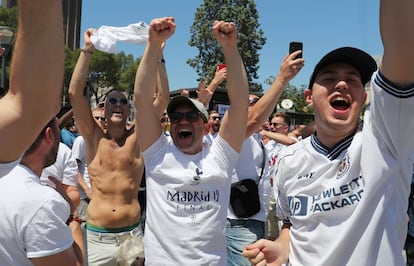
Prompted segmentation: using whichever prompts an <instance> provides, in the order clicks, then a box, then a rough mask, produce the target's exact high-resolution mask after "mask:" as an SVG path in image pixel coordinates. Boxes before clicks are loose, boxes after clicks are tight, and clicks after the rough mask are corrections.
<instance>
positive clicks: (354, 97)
mask: <svg viewBox="0 0 414 266" xmlns="http://www.w3.org/2000/svg"><path fill="white" fill-rule="evenodd" d="M412 10H414V2H413V1H395V0H382V1H381V2H380V29H381V36H382V40H383V44H384V55H383V60H382V65H381V66H380V68H379V70H378V71H376V64H375V61H374V59H373V58H372V57H371V56H369V55H368V54H366V53H365V52H363V51H361V50H358V49H355V48H350V47H344V48H339V49H337V50H334V51H332V52H330V53H328V54H327V55H325V56H324V57H323V58H322V59H321V61H320V62H319V63H318V64H317V65H316V67H315V69H314V71H313V74H312V76H311V79H310V85H309V90H306V99H307V101H308V103H310V104H311V105H312V107H313V108H314V111H315V124H316V133H314V134H313V135H312V136H311V137H309V138H307V139H305V140H303V141H301V142H298V143H297V144H294V145H291V146H289V147H287V148H286V149H285V151H284V152H283V154H280V155H279V157H278V164H277V172H276V181H277V189H278V190H279V197H278V208H279V215H281V216H282V217H283V218H284V219H285V220H286V224H285V227H284V229H283V230H282V232H281V235H280V237H279V238H278V239H277V240H275V241H274V242H271V241H268V240H259V241H258V242H256V243H255V244H253V245H250V246H247V247H246V250H245V251H244V254H245V256H246V257H249V258H250V260H251V262H252V263H253V264H255V265H264V264H266V265H280V263H283V262H286V261H289V264H291V265H404V260H403V256H402V250H403V245H404V240H405V237H406V232H407V219H406V211H407V205H408V204H407V203H408V201H407V198H408V195H409V190H410V182H411V174H412V165H413V152H414V134H412V132H413V131H414V120H413V119H412V110H413V107H414V97H413V96H414V73H413V67H414V49H413V47H414V31H413V27H414V16H413V15H412ZM374 71H375V72H374ZM373 72H374V74H373V75H372V79H371V103H370V106H369V107H368V108H367V111H366V113H365V116H364V124H363V128H362V129H361V128H360V127H359V119H358V118H359V114H360V111H361V109H362V106H363V104H364V102H365V100H366V92H365V90H364V84H365V83H367V82H368V81H369V80H370V78H371V74H372V73H373Z"/></svg>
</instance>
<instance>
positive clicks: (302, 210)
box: [288, 196, 308, 216]
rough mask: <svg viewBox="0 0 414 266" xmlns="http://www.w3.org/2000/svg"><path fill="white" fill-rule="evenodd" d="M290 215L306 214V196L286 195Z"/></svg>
mask: <svg viewBox="0 0 414 266" xmlns="http://www.w3.org/2000/svg"><path fill="white" fill-rule="evenodd" d="M288 203H289V210H290V215H291V216H304V215H306V214H307V207H308V198H307V197H304V196H295V197H288Z"/></svg>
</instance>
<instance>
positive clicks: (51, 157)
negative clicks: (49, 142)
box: [44, 141, 59, 168]
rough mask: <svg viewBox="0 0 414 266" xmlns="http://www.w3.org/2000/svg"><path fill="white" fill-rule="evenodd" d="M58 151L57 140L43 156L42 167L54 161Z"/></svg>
mask: <svg viewBox="0 0 414 266" xmlns="http://www.w3.org/2000/svg"><path fill="white" fill-rule="evenodd" d="M58 151H59V141H58V142H57V143H55V145H53V147H52V148H51V149H50V152H49V153H48V154H47V156H46V158H45V163H44V168H46V167H48V166H50V165H52V164H54V163H55V161H56V158H57V153H58Z"/></svg>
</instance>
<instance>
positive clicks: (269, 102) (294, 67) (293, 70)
mask: <svg viewBox="0 0 414 266" xmlns="http://www.w3.org/2000/svg"><path fill="white" fill-rule="evenodd" d="M301 52H302V51H296V52H294V53H292V54H289V55H287V56H286V57H285V58H284V59H283V61H282V63H281V64H280V69H279V73H278V75H277V76H276V78H275V80H274V82H273V83H272V86H270V88H269V89H268V90H267V92H266V93H265V94H264V95H263V96H262V97H261V98H260V99H259V101H257V103H256V104H255V105H254V106H253V107H252V108H250V109H249V114H248V121H247V130H246V138H247V137H249V136H250V135H252V134H253V133H254V132H256V131H257V129H258V128H260V126H261V125H263V124H264V123H265V122H266V120H267V119H268V117H269V116H270V114H271V113H272V112H273V110H274V109H275V106H276V104H277V101H278V100H279V98H280V95H282V92H283V90H284V89H285V88H286V86H287V85H288V84H289V81H291V80H292V79H293V78H294V77H295V76H296V75H297V74H298V73H299V71H300V70H301V69H302V67H303V65H304V59H303V58H298V59H295V57H296V56H297V55H298V54H300V53H301Z"/></svg>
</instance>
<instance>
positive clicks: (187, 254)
mask: <svg viewBox="0 0 414 266" xmlns="http://www.w3.org/2000/svg"><path fill="white" fill-rule="evenodd" d="M142 155H143V157H144V162H145V169H146V170H145V171H146V185H147V212H146V215H147V216H146V224H145V234H144V243H145V257H146V259H145V265H225V264H226V238H225V230H226V215H227V207H228V204H229V195H230V181H231V178H230V176H231V172H232V170H233V168H234V166H235V164H236V162H237V159H238V157H239V156H238V153H237V152H236V151H235V150H234V149H233V148H232V147H231V146H230V145H229V144H228V143H227V142H226V141H225V140H224V139H222V138H221V137H220V136H218V137H217V138H216V139H215V140H214V142H213V144H212V145H211V146H209V145H204V146H203V149H202V151H201V152H199V153H197V154H194V155H189V154H185V153H182V152H181V151H180V150H178V149H177V147H176V146H175V145H174V143H173V142H168V140H167V138H166V137H165V136H164V135H161V137H160V138H159V139H158V140H157V141H156V142H155V143H154V144H153V145H151V146H150V147H149V148H148V149H147V150H145V151H143V153H142Z"/></svg>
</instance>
